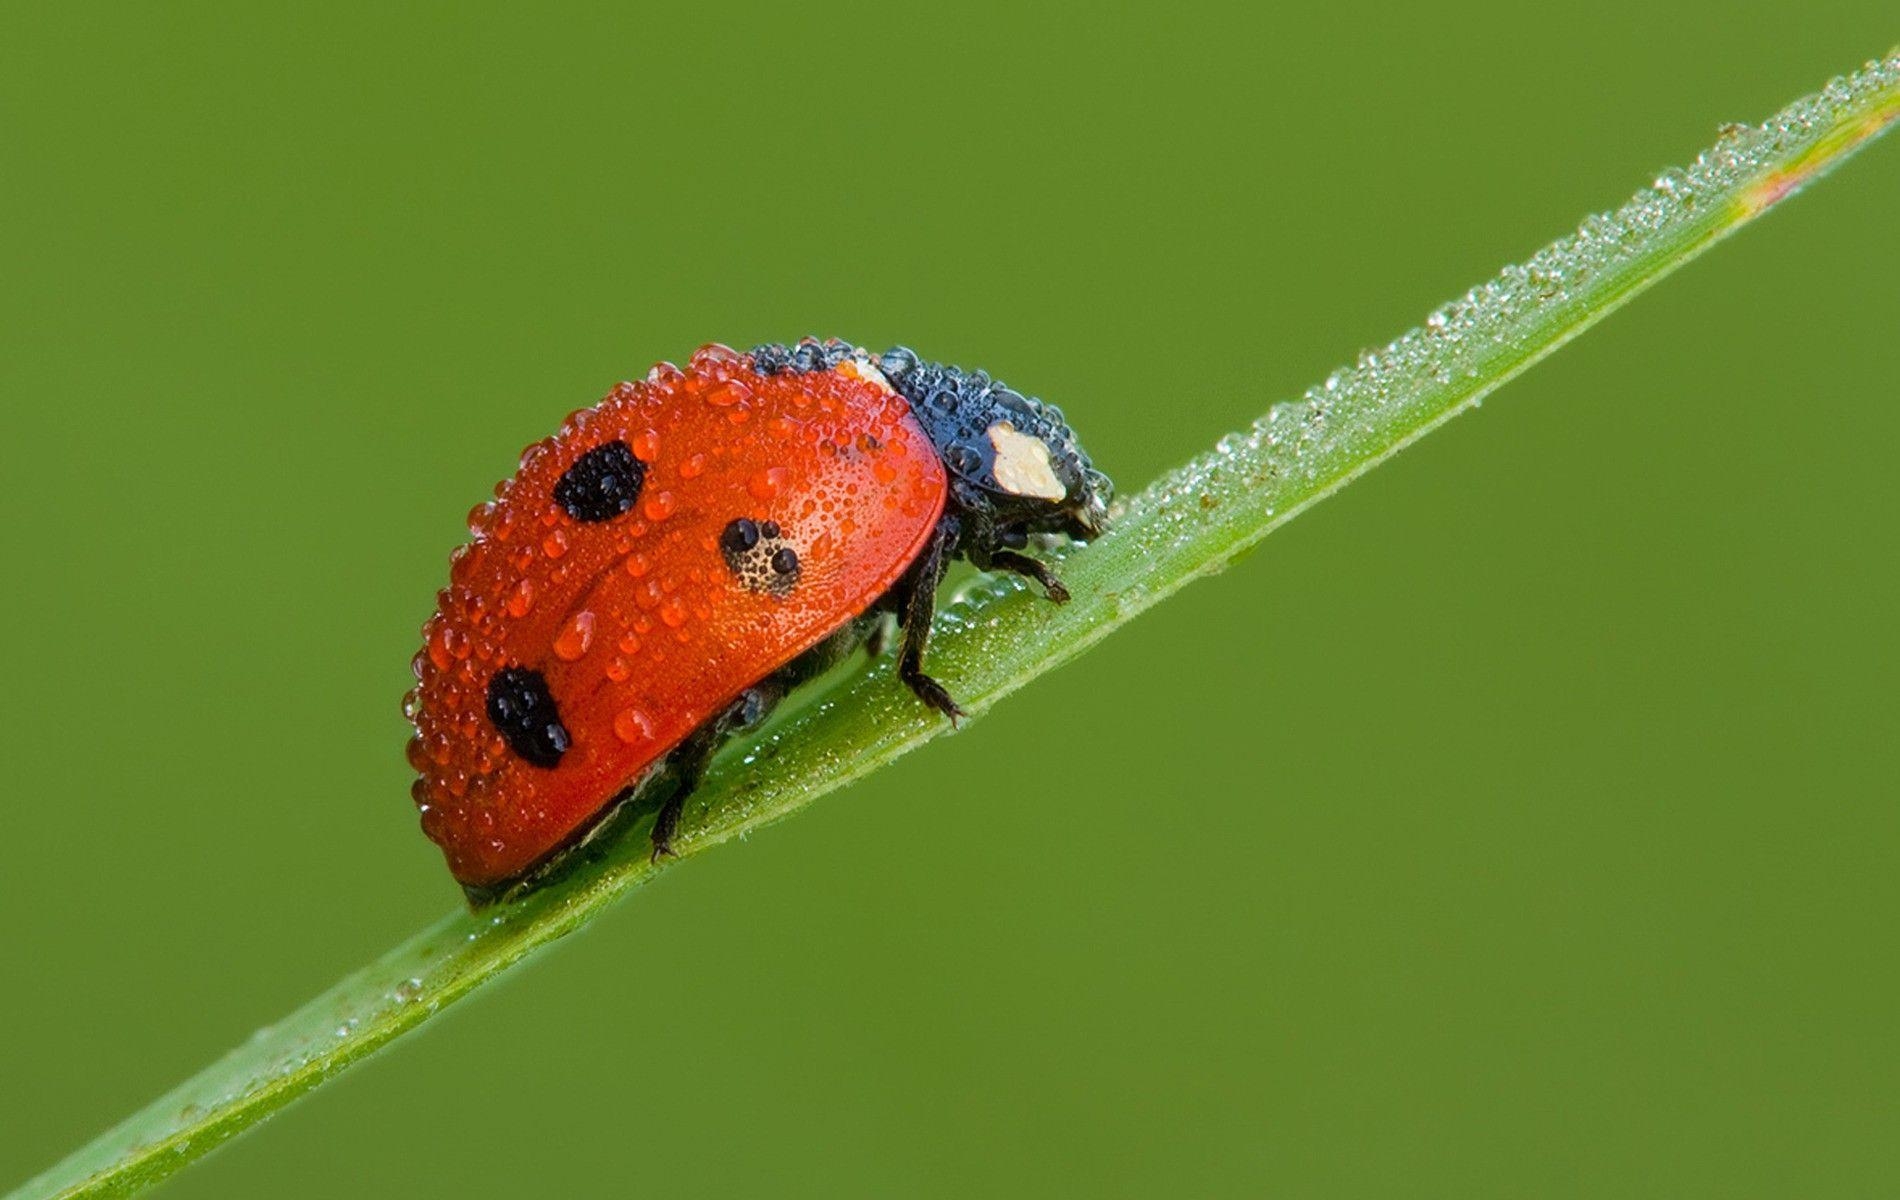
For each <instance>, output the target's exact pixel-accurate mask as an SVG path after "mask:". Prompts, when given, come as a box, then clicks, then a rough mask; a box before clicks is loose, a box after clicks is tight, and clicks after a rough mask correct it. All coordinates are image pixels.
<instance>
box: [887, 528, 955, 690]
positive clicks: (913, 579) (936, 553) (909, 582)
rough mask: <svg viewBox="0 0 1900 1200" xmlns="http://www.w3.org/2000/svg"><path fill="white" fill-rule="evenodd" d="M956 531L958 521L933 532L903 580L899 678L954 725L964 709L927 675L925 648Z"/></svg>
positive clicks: (898, 664) (898, 661)
mask: <svg viewBox="0 0 1900 1200" xmlns="http://www.w3.org/2000/svg"><path fill="white" fill-rule="evenodd" d="M957 534H958V526H957V523H956V522H955V521H948V520H947V521H944V522H942V523H941V524H939V525H938V526H937V532H936V533H934V534H932V535H931V538H930V545H928V546H927V547H925V548H924V553H923V555H922V557H920V558H919V559H918V560H917V565H916V566H914V567H912V568H911V574H910V576H909V578H907V579H906V580H905V581H904V596H903V599H902V608H901V609H900V612H901V616H900V617H899V622H900V624H902V625H903V628H904V644H903V647H902V649H900V650H899V651H898V652H897V677H898V678H899V679H901V680H903V681H904V686H906V687H908V688H909V689H910V690H911V691H912V692H914V693H916V695H917V698H918V699H919V700H922V701H923V702H924V703H925V704H928V705H929V706H930V707H932V708H934V709H936V710H937V711H938V712H940V713H942V714H943V715H944V716H946V717H949V718H950V723H951V724H952V725H955V724H956V723H957V718H959V717H961V716H962V715H963V710H962V709H961V708H958V707H957V702H956V701H955V700H953V699H951V698H950V693H949V692H948V691H946V690H944V686H943V685H942V684H941V683H938V682H937V681H936V680H934V679H932V678H931V677H930V676H928V675H926V674H924V648H925V647H926V646H928V645H929V643H930V619H931V618H932V617H933V616H935V615H936V613H937V585H938V584H939V583H942V582H943V573H944V572H945V571H946V570H948V569H949V567H950V549H951V547H953V546H955V545H956V541H957Z"/></svg>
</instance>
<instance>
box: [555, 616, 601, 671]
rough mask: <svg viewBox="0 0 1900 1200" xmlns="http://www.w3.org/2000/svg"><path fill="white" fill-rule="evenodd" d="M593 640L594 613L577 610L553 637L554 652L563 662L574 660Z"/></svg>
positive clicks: (582, 653) (584, 652)
mask: <svg viewBox="0 0 1900 1200" xmlns="http://www.w3.org/2000/svg"><path fill="white" fill-rule="evenodd" d="M593 642H594V614H593V613H591V612H587V611H582V612H577V613H575V614H574V615H573V616H572V617H571V618H569V619H568V622H567V624H566V625H563V626H562V627H561V632H560V635H559V636H557V637H556V638H555V639H554V654H555V657H557V658H559V659H560V660H561V661H563V662H575V661H577V660H578V659H579V658H580V657H581V656H582V655H584V654H586V653H587V648H588V647H589V646H591V645H592V644H593Z"/></svg>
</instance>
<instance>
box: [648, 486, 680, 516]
mask: <svg viewBox="0 0 1900 1200" xmlns="http://www.w3.org/2000/svg"><path fill="white" fill-rule="evenodd" d="M678 506H679V505H678V501H676V500H675V499H674V498H673V493H672V492H656V493H655V494H653V495H651V496H648V497H647V498H646V500H645V502H643V503H642V504H641V505H640V511H641V513H642V514H644V515H645V517H646V519H647V520H649V521H664V520H666V519H667V518H668V517H670V516H672V515H673V510H674V509H675V508H677V507H678Z"/></svg>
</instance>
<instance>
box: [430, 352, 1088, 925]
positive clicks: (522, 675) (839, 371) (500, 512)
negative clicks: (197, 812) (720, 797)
mask: <svg viewBox="0 0 1900 1200" xmlns="http://www.w3.org/2000/svg"><path fill="white" fill-rule="evenodd" d="M1111 494H1112V488H1111V485H1110V483H1109V481H1108V478H1107V477H1106V476H1104V475H1103V474H1102V473H1101V472H1099V471H1097V470H1095V468H1094V467H1093V466H1092V465H1091V464H1090V462H1089V459H1088V456H1087V455H1086V454H1084V453H1083V451H1082V449H1081V447H1080V446H1079V445H1078V444H1077V443H1076V440H1075V435H1074V433H1073V431H1071V430H1070V428H1069V427H1068V425H1067V424H1066V423H1065V422H1064V420H1063V417H1062V414H1061V412H1060V411H1059V410H1057V409H1055V408H1054V407H1052V406H1049V405H1046V404H1043V403H1041V402H1040V401H1037V400H1034V399H1031V398H1029V397H1026V396H1024V395H1022V394H1021V393H1018V392H1015V391H1012V390H1011V389H1009V388H1007V387H1004V386H1003V385H1002V384H1000V383H997V382H995V381H994V380H992V379H991V378H990V377H989V376H988V375H987V374H985V373H983V372H980V371H963V370H961V369H959V368H956V367H945V366H939V365H937V364H934V363H929V362H925V361H922V360H921V359H919V358H918V357H917V356H916V355H915V354H913V353H912V352H911V351H909V350H906V349H903V348H898V349H894V350H890V351H887V352H885V353H883V354H876V355H874V354H870V353H867V352H865V351H864V350H861V349H858V348H856V347H854V346H851V345H848V344H846V343H844V342H841V341H836V340H831V341H825V342H819V341H816V340H814V339H810V338H807V339H805V340H804V341H801V342H799V343H798V344H796V345H794V346H789V347H788V346H782V345H767V346H760V347H758V348H756V349H754V350H753V351H751V352H750V353H747V354H741V353H738V352H735V351H733V350H730V349H728V348H726V347H724V346H718V345H712V346H706V347H702V348H701V349H700V350H699V351H698V352H697V353H695V354H694V355H693V357H692V359H691V360H690V361H689V363H688V364H687V366H686V368H685V369H684V370H681V369H679V368H677V367H674V366H673V365H671V364H668V363H662V364H660V365H659V366H657V367H655V368H653V370H652V371H650V372H648V374H647V377H646V378H645V379H644V380H643V381H641V382H638V383H623V384H621V385H619V386H618V387H616V388H615V389H614V390H613V391H612V392H611V393H610V394H609V395H608V396H607V397H606V399H604V400H602V401H601V402H600V403H599V404H598V405H596V406H594V407H593V408H589V409H584V410H581V411H579V412H576V413H574V414H572V415H571V416H570V417H569V418H568V419H567V421H566V423H565V424H563V425H562V427H561V429H560V431H559V432H558V433H557V434H556V435H555V436H554V437H552V438H549V439H547V440H545V441H542V442H538V443H536V444H535V445H533V446H530V447H528V449H527V450H526V451H525V452H524V453H523V454H522V457H521V463H520V468H519V470H518V471H517V472H516V473H515V475H514V476H513V477H512V478H511V479H508V480H506V481H504V482H503V483H501V484H500V485H498V486H497V488H496V492H495V497H496V498H495V499H494V500H493V501H491V502H489V503H486V504H483V505H480V506H478V507H477V508H476V509H475V510H474V512H472V513H471V514H470V518H469V528H470V532H471V533H472V534H473V540H472V541H470V542H469V543H468V544H466V545H464V546H462V547H461V548H459V549H458V550H457V551H456V553H455V555H454V556H453V558H452V560H451V571H450V584H449V586H448V587H447V588H446V589H444V590H443V591H442V592H441V593H440V595H439V596H438V598H437V599H438V603H437V609H436V612H435V614H434V615H433V616H432V617H430V619H429V621H428V623H427V624H426V625H425V626H424V628H423V639H424V645H423V649H422V651H421V652H420V653H418V654H417V655H416V658H415V663H414V666H415V672H416V678H417V681H418V682H417V686H416V688H415V690H413V691H412V692H411V693H410V694H409V696H408V698H407V700H406V702H405V704H404V711H405V713H406V714H407V715H408V716H409V717H410V719H411V720H412V721H413V722H414V725H415V737H414V738H413V739H412V740H411V741H410V743H409V752H408V753H409V761H410V763H411V765H412V766H414V767H415V769H416V772H417V779H416V782H415V786H414V795H415V800H416V804H417V806H418V808H419V809H420V811H421V816H422V827H423V831H424V832H425V833H427V834H428V836H429V837H430V838H431V839H432V840H433V841H434V842H436V844H437V845H439V846H440V847H441V848H442V851H443V854H444V855H445V856H446V858H447V859H448V865H449V869H450V871H451V872H452V873H453V874H454V876H455V878H456V880H457V881H458V882H459V883H460V884H461V885H462V886H463V889H464V890H465V891H466V892H467V893H468V895H469V898H470V899H471V901H472V902H474V903H477V904H480V903H485V902H487V901H490V900H494V899H497V898H500V897H503V896H507V895H512V894H516V893H518V892H520V891H523V890H525V889H526V888H528V887H531V886H533V885H534V884H536V883H538V882H541V881H543V880H545V879H546V878H547V877H548V876H549V875H550V874H552V873H553V872H554V871H555V870H556V869H558V868H559V867H560V866H561V865H563V864H564V863H565V862H566V861H567V859H568V858H569V857H570V856H571V855H570V852H571V851H573V850H574V849H575V848H576V847H578V846H580V845H583V844H585V843H586V842H587V841H588V840H589V839H591V838H593V837H595V836H598V835H599V834H600V833H601V832H602V831H603V830H605V829H606V828H608V827H609V826H610V825H612V824H615V823H616V822H614V821H612V820H610V818H612V817H614V816H615V815H616V814H621V813H628V812H633V811H644V810H645V809H647V808H648V807H649V806H650V805H651V804H652V803H653V802H656V801H657V802H658V804H659V809H658V813H657V815H656V817H655V818H654V822H653V826H652V832H651V840H652V844H653V852H654V854H655V856H656V857H657V856H659V855H662V854H665V853H666V852H667V850H668V846H669V842H670V840H671V837H672V835H673V831H674V829H675V827H676V825H677V823H678V820H679V815H680V811H681V808H682V806H683V804H684V801H685V798H686V796H687V795H688V794H689V793H690V792H691V791H692V789H693V787H694V786H695V785H696V784H697V782H698V780H699V777H700V775H701V774H702V772H703V771H704V770H705V767H706V764H707V763H708V762H709V761H710V760H711V758H712V755H713V753H714V751H715V750H717V748H718V747H719V745H720V744H721V743H722V742H723V741H724V740H725V739H726V738H727V737H729V736H730V735H731V734H732V733H734V732H735V731H738V730H741V729H745V728H749V727H751V726H753V725H756V724H758V723H759V722H760V721H762V720H763V719H764V718H765V716H766V714H768V713H769V712H770V711H771V710H772V708H773V706H774V705H776V704H777V703H778V701H779V700H780V699H782V698H783V697H784V696H785V694H786V693H787V692H788V691H789V690H790V689H792V688H793V687H796V686H797V685H798V684H800V683H802V682H804V681H806V680H808V679H811V678H812V677H814V676H816V675H818V674H820V673H821V672H823V671H824V670H826V669H827V668H829V667H830V666H832V665H834V664H836V663H838V662H840V661H842V660H843V659H844V658H845V657H846V656H848V655H849V654H851V653H853V652H854V651H856V650H857V649H859V648H860V647H867V646H868V648H870V650H871V652H872V653H874V654H875V653H878V652H880V651H881V648H882V643H883V640H884V639H883V636H882V634H883V632H884V630H885V628H886V626H887V624H888V622H889V621H890V619H891V618H893V617H894V618H895V623H896V626H897V628H898V630H899V631H900V633H901V638H902V640H901V643H900V648H899V650H898V674H899V677H900V678H901V679H902V680H903V681H904V683H905V684H906V685H907V686H908V687H909V688H910V690H911V691H913V692H914V693H916V695H917V696H918V697H919V699H921V700H922V701H923V702H924V703H926V704H928V705H929V706H930V707H932V708H934V709H936V710H937V711H938V712H940V713H943V714H944V715H945V716H947V717H949V718H951V719H952V720H954V719H955V718H956V717H957V716H959V715H960V710H959V709H958V708H957V705H956V702H955V701H954V700H953V699H951V697H950V694H949V693H948V692H947V691H946V690H945V689H944V687H943V686H942V685H941V684H939V683H938V682H937V681H936V680H934V679H932V678H931V677H930V676H929V675H927V674H925V673H924V670H923V659H924V650H925V646H926V643H927V641H928V639H929V636H930V621H931V616H932V614H933V613H934V611H935V605H936V593H937V587H938V584H939V583H940V582H941V581H942V579H943V576H944V573H945V571H946V570H947V568H948V567H949V565H950V563H951V562H952V561H953V560H955V559H957V558H963V559H967V560H968V561H969V562H971V563H972V564H973V565H975V566H976V567H978V568H979V569H982V570H995V571H1007V572H1013V573H1015V574H1019V575H1025V576H1028V577H1030V578H1032V579H1034V580H1036V581H1038V582H1039V583H1040V584H1041V585H1042V587H1043V589H1044V591H1045V592H1046V594H1047V595H1048V596H1049V598H1050V599H1051V600H1054V601H1057V602H1061V601H1064V600H1066V599H1068V592H1067V591H1066V590H1065V589H1064V588H1063V586H1062V583H1061V581H1060V580H1058V579H1057V578H1056V577H1055V575H1054V574H1053V573H1052V572H1051V571H1050V570H1049V568H1048V566H1047V565H1045V564H1044V563H1042V562H1041V561H1039V560H1038V559H1036V558H1033V557H1031V556H1030V555H1028V554H1026V553H1023V551H1024V550H1026V549H1027V548H1028V547H1029V545H1030V542H1031V539H1032V538H1035V537H1037V536H1038V535H1063V536H1066V537H1068V538H1071V539H1074V540H1077V541H1087V540H1088V539H1090V538H1092V537H1094V536H1095V535H1096V534H1097V533H1099V532H1101V530H1102V528H1103V523H1104V520H1105V515H1106V510H1107V502H1108V500H1109V498H1110V496H1111Z"/></svg>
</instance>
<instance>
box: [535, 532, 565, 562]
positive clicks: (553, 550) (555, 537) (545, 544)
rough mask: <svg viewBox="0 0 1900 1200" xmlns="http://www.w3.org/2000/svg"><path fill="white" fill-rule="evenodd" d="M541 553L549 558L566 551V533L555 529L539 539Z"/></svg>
mask: <svg viewBox="0 0 1900 1200" xmlns="http://www.w3.org/2000/svg"><path fill="white" fill-rule="evenodd" d="M541 553H543V554H545V555H547V556H548V557H549V558H559V557H561V555H563V554H566V553H567V535H566V534H564V533H562V532H561V531H560V530H558V529H556V530H555V531H554V532H552V533H550V534H548V536H546V537H544V538H542V539H541Z"/></svg>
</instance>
